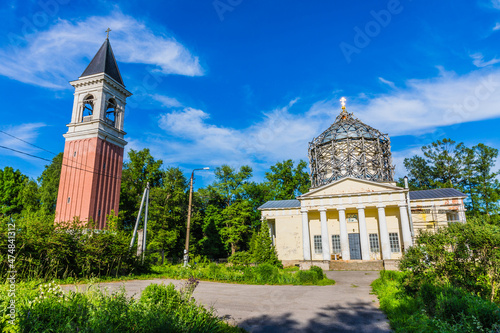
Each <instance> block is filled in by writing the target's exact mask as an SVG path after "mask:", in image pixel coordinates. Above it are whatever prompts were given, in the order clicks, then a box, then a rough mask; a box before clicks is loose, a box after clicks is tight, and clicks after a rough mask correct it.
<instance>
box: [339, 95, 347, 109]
mask: <svg viewBox="0 0 500 333" xmlns="http://www.w3.org/2000/svg"><path fill="white" fill-rule="evenodd" d="M345 101H346V99H345V97H342V98H341V99H340V104H341V105H342V110H345Z"/></svg>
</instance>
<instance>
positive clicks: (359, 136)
mask: <svg viewBox="0 0 500 333" xmlns="http://www.w3.org/2000/svg"><path fill="white" fill-rule="evenodd" d="M309 164H310V167H311V174H310V176H311V187H312V188H316V187H319V186H322V185H326V184H329V183H331V182H333V181H336V180H338V179H341V178H343V177H354V178H359V179H366V180H371V181H377V182H392V181H393V180H394V166H392V156H391V143H390V139H389V137H388V136H387V135H385V134H382V133H381V132H379V131H378V130H376V129H374V128H372V127H370V126H368V125H366V124H364V123H362V122H361V121H360V120H359V119H357V118H355V117H354V116H353V115H352V114H350V113H347V112H346V111H345V110H343V111H342V112H341V113H340V115H339V116H337V118H336V120H335V122H334V123H333V124H332V125H331V126H330V127H329V128H328V129H327V130H326V131H324V132H323V133H322V134H321V135H319V136H318V137H317V138H315V139H313V140H312V142H310V143H309Z"/></svg>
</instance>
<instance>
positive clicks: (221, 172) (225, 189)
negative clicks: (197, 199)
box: [212, 164, 252, 207]
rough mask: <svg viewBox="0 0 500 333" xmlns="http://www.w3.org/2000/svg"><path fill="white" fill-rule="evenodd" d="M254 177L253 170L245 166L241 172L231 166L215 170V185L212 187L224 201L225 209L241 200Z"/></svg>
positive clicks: (223, 166)
mask: <svg viewBox="0 0 500 333" xmlns="http://www.w3.org/2000/svg"><path fill="white" fill-rule="evenodd" d="M251 177H252V168H251V167H249V166H248V165H244V166H242V167H241V168H240V170H239V171H236V170H235V169H233V168H231V167H230V166H229V165H226V164H224V165H222V166H220V167H217V168H215V183H214V184H213V185H212V187H213V189H214V190H215V192H216V193H217V194H218V195H220V197H221V198H222V199H223V202H224V205H225V207H229V206H231V204H232V203H233V202H235V201H236V200H238V199H241V198H242V197H243V196H244V194H245V185H247V184H248V179H250V178H251Z"/></svg>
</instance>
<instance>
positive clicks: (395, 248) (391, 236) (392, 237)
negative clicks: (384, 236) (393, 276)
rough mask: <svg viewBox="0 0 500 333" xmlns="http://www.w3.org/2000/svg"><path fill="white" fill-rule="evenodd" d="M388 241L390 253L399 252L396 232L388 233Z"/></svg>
mask: <svg viewBox="0 0 500 333" xmlns="http://www.w3.org/2000/svg"><path fill="white" fill-rule="evenodd" d="M389 243H390V244H391V252H392V253H398V252H401V250H400V249H399V237H398V233H397V232H390V233H389Z"/></svg>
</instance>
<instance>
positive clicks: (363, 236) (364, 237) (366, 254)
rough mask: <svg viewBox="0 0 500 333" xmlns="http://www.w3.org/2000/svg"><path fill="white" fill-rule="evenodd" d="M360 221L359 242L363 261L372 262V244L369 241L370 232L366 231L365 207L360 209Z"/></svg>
mask: <svg viewBox="0 0 500 333" xmlns="http://www.w3.org/2000/svg"><path fill="white" fill-rule="evenodd" d="M358 221H359V241H360V243H361V259H363V260H370V248H369V246H370V244H369V241H368V231H367V230H366V218H365V207H364V206H359V207H358Z"/></svg>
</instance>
